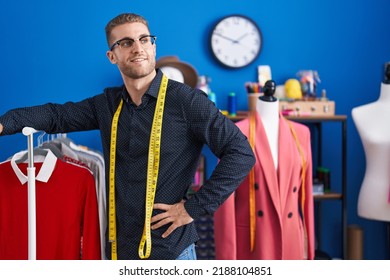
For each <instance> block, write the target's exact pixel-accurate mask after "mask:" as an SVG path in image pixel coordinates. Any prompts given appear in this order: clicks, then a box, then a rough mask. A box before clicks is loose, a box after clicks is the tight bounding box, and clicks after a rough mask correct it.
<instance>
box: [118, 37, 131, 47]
mask: <svg viewBox="0 0 390 280" xmlns="http://www.w3.org/2000/svg"><path fill="white" fill-rule="evenodd" d="M133 44H134V40H133V39H130V38H126V39H123V40H121V41H120V42H119V46H120V47H121V48H130V47H131V46H133Z"/></svg>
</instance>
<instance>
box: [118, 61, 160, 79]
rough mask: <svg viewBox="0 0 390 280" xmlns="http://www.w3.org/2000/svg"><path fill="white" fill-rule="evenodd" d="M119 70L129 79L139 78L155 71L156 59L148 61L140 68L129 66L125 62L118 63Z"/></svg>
mask: <svg viewBox="0 0 390 280" xmlns="http://www.w3.org/2000/svg"><path fill="white" fill-rule="evenodd" d="M118 66H119V69H120V71H121V72H122V73H123V75H125V76H126V77H128V78H131V79H140V78H143V77H146V76H148V75H149V74H150V73H151V72H153V71H155V69H156V61H155V60H154V63H151V62H150V63H148V65H147V66H146V67H142V68H134V67H129V66H128V65H126V64H124V63H123V64H120V65H118Z"/></svg>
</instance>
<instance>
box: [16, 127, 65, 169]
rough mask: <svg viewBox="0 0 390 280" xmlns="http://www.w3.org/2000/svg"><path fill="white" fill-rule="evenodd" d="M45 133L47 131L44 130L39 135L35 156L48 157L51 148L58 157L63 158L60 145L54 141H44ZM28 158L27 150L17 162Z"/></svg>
mask: <svg viewBox="0 0 390 280" xmlns="http://www.w3.org/2000/svg"><path fill="white" fill-rule="evenodd" d="M45 135H46V132H44V131H43V132H42V133H41V134H40V135H39V136H38V137H37V141H38V146H37V147H36V148H34V157H35V156H43V157H46V155H47V152H48V150H50V151H51V152H52V153H53V154H54V155H55V156H56V157H57V158H58V159H62V158H63V154H62V152H61V150H60V149H59V148H58V147H56V145H55V144H54V143H50V142H44V141H43V137H44V136H45ZM27 159H28V152H27V151H26V153H25V154H24V155H23V156H22V157H21V158H19V159H18V160H16V163H17V164H18V163H23V162H25V161H26V160H27Z"/></svg>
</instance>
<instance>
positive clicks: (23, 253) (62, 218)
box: [0, 151, 101, 260]
mask: <svg viewBox="0 0 390 280" xmlns="http://www.w3.org/2000/svg"><path fill="white" fill-rule="evenodd" d="M16 155H18V154H16ZM16 155H15V156H16ZM15 156H14V157H13V158H12V159H11V160H8V161H6V162H3V163H1V164H0V259H9V260H11V259H27V258H28V213H27V211H28V210H27V209H28V202H27V187H28V186H27V177H26V175H23V174H27V163H19V164H16V163H15V160H16V158H15ZM34 165H35V167H36V174H37V175H36V228H37V233H36V235H37V240H36V244H37V245H36V257H37V259H41V260H77V259H84V260H87V259H95V260H96V259H101V254H100V252H101V250H100V234H99V218H98V207H97V199H96V188H95V181H94V177H93V175H92V173H91V172H90V170H89V169H87V168H85V167H82V166H80V165H77V164H75V163H70V162H65V161H62V160H57V158H56V157H55V156H54V155H53V154H52V153H51V152H50V151H48V154H47V155H46V157H45V160H44V162H38V163H35V164H34ZM20 171H21V172H22V173H23V174H22V173H21V172H20ZM81 240H82V242H81ZM81 244H82V246H81Z"/></svg>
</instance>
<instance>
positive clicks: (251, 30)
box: [210, 15, 262, 68]
mask: <svg viewBox="0 0 390 280" xmlns="http://www.w3.org/2000/svg"><path fill="white" fill-rule="evenodd" d="M210 44H211V51H212V53H213V55H214V57H215V58H216V59H217V60H218V61H219V62H220V63H222V64H223V65H225V66H227V67H230V68H241V67H244V66H247V65H249V64H250V63H252V62H253V61H254V60H255V59H256V58H257V57H258V56H259V54H260V50H261V45H262V38H261V31H260V29H259V27H258V26H257V24H256V23H255V22H254V21H253V20H251V19H250V18H248V17H246V16H242V15H231V16H228V17H225V18H223V19H221V20H220V21H219V22H218V23H217V24H216V25H215V26H214V28H213V30H212V34H211V38H210Z"/></svg>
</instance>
